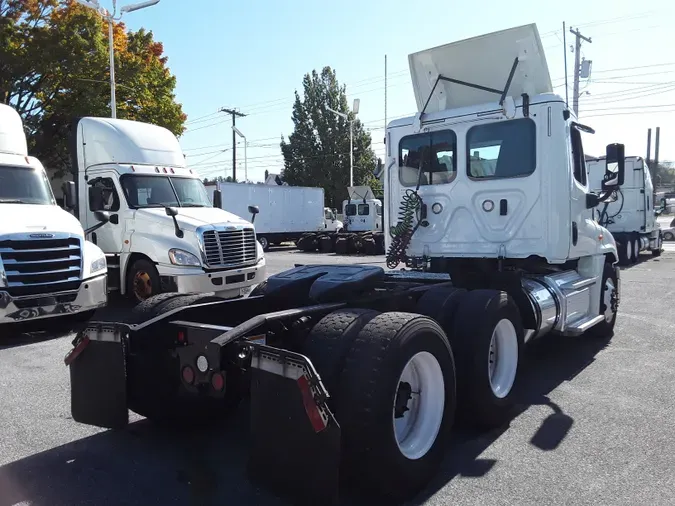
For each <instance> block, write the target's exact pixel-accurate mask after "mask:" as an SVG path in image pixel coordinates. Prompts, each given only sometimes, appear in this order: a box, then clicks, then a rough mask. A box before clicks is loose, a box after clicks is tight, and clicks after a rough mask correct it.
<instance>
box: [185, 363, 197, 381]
mask: <svg viewBox="0 0 675 506" xmlns="http://www.w3.org/2000/svg"><path fill="white" fill-rule="evenodd" d="M182 376H183V381H184V382H185V383H187V384H188V385H192V383H194V381H195V370H194V369H193V368H192V367H190V366H189V365H186V366H185V367H183V371H182Z"/></svg>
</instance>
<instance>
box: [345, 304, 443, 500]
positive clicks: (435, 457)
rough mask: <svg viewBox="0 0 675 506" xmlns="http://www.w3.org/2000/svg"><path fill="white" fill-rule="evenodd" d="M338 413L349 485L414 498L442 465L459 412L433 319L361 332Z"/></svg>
mask: <svg viewBox="0 0 675 506" xmlns="http://www.w3.org/2000/svg"><path fill="white" fill-rule="evenodd" d="M336 401H337V409H336V414H337V418H338V422H339V423H340V426H341V428H342V438H343V457H344V459H343V467H342V469H343V470H344V472H345V474H346V475H347V478H348V479H349V478H356V479H358V482H359V483H360V484H362V485H365V486H366V487H368V488H370V489H371V490H372V491H374V492H378V493H383V494H385V495H387V496H389V498H390V499H395V500H401V499H407V498H410V497H412V496H413V495H415V494H417V493H418V492H419V491H420V490H421V489H422V488H423V487H424V486H426V484H427V483H428V482H429V481H430V480H431V478H432V477H433V475H434V474H435V472H436V471H437V469H438V467H439V466H440V464H441V460H442V458H443V453H444V447H445V442H446V441H447V437H448V435H449V432H450V428H451V425H452V421H453V417H454V412H455V365H454V359H453V355H452V350H451V349H450V344H449V343H448V339H447V337H446V335H445V333H444V332H443V330H442V329H441V328H440V326H439V325H438V324H437V323H436V322H434V321H433V320H432V319H430V318H427V317H425V316H421V315H419V314H411V313H398V312H392V313H382V314H380V315H378V316H375V317H374V318H372V319H371V320H370V321H369V322H368V323H367V324H366V325H365V326H364V327H363V329H361V331H360V332H359V333H358V336H357V337H356V339H355V341H354V344H353V346H352V347H351V349H350V350H349V353H348V354H347V357H346V360H345V366H344V369H343V371H342V373H341V375H340V382H339V387H338V395H337V399H336Z"/></svg>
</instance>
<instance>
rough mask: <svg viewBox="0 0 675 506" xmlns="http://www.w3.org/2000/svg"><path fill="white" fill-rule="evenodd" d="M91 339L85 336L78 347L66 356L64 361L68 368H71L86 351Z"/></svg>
mask: <svg viewBox="0 0 675 506" xmlns="http://www.w3.org/2000/svg"><path fill="white" fill-rule="evenodd" d="M89 342H90V341H89V337H88V336H84V338H83V339H82V340H81V341H80V342H79V343H77V346H75V348H73V349H72V350H70V351H69V352H68V354H67V355H66V358H64V359H63V361H64V363H65V364H66V366H69V365H70V364H72V363H73V361H74V360H75V359H76V358H77V357H78V356H79V355H80V354H81V353H82V352H83V351H84V349H85V348H86V347H87V346H88V345H89Z"/></svg>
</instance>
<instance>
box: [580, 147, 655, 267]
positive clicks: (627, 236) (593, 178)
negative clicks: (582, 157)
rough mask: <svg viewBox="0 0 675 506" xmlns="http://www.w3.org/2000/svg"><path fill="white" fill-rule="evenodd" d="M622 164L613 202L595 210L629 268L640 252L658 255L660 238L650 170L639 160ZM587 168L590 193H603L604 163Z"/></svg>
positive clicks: (600, 160) (629, 159)
mask: <svg viewBox="0 0 675 506" xmlns="http://www.w3.org/2000/svg"><path fill="white" fill-rule="evenodd" d="M625 163H626V165H625V176H624V182H623V184H622V185H621V187H619V188H618V189H617V190H616V191H615V192H614V195H613V196H612V198H610V199H609V200H608V201H607V202H604V203H601V204H600V205H598V206H597V207H596V218H597V219H598V221H599V222H600V224H601V225H603V226H604V227H607V229H608V230H609V231H610V232H611V233H612V235H613V236H614V239H615V240H616V243H617V248H618V250H619V257H620V260H621V262H622V263H623V264H632V263H635V262H637V260H638V256H639V254H640V252H641V251H651V252H652V254H654V255H656V256H658V255H660V254H661V246H662V237H661V227H660V226H659V223H658V221H657V219H656V212H655V209H654V200H655V196H654V185H653V183H652V178H651V175H650V173H649V167H648V166H647V163H646V162H645V161H644V159H642V158H641V157H639V156H627V157H626V162H625ZM586 167H587V168H588V176H589V184H590V187H591V191H594V192H598V193H602V179H603V176H604V174H605V159H604V158H603V157H601V158H596V159H592V160H588V161H587V162H586Z"/></svg>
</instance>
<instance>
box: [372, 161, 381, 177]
mask: <svg viewBox="0 0 675 506" xmlns="http://www.w3.org/2000/svg"><path fill="white" fill-rule="evenodd" d="M381 174H382V158H378V159H377V166H376V167H375V170H374V171H373V176H375V177H376V178H377V179H380V175H381Z"/></svg>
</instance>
